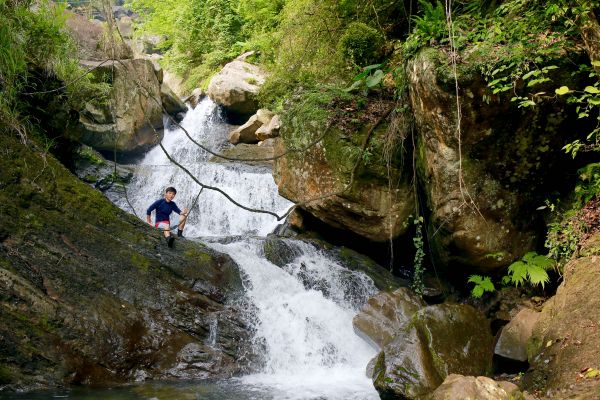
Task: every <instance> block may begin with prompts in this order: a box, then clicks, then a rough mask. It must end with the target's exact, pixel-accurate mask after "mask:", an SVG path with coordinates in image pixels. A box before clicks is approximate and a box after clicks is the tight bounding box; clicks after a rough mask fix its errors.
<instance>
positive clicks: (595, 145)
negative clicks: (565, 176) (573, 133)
mask: <svg viewBox="0 0 600 400" xmlns="http://www.w3.org/2000/svg"><path fill="white" fill-rule="evenodd" d="M591 65H592V67H595V68H598V67H600V61H592V64H591ZM579 72H580V73H584V74H587V75H588V77H590V78H596V82H595V83H594V84H593V85H588V86H586V87H585V88H583V90H573V89H570V88H569V87H568V86H561V87H559V88H558V89H556V90H555V93H556V95H558V96H565V95H568V96H569V97H568V99H567V101H568V102H569V103H571V104H576V108H575V112H576V113H577V117H578V118H580V119H581V118H589V117H591V116H593V117H595V119H596V121H598V123H600V112H599V108H598V106H600V80H599V79H598V77H599V76H598V73H596V71H595V70H594V69H593V68H591V67H590V66H587V65H584V66H581V67H580V71H579ZM563 149H564V150H565V152H567V153H568V154H571V156H572V157H573V158H575V156H576V155H577V153H579V152H580V151H598V150H600V126H599V125H596V128H595V129H593V130H592V131H591V132H590V133H588V134H587V136H586V138H585V141H581V140H580V139H577V140H575V141H573V142H571V143H568V144H566V145H565V146H564V147H563Z"/></svg>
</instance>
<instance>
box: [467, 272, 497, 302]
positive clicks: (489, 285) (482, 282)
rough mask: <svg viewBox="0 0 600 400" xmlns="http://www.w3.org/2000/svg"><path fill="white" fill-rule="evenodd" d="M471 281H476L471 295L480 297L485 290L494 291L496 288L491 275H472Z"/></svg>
mask: <svg viewBox="0 0 600 400" xmlns="http://www.w3.org/2000/svg"><path fill="white" fill-rule="evenodd" d="M468 282H469V283H474V284H475V287H473V290H471V296H472V297H474V298H476V299H479V298H481V296H483V294H484V293H485V292H493V291H495V290H496V287H495V286H494V283H493V282H492V279H491V278H490V277H489V276H485V277H482V276H480V275H471V276H470V277H469V280H468Z"/></svg>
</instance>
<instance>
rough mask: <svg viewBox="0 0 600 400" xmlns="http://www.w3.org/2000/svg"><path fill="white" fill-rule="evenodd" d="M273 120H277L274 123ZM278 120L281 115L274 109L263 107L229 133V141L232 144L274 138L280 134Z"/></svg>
mask: <svg viewBox="0 0 600 400" xmlns="http://www.w3.org/2000/svg"><path fill="white" fill-rule="evenodd" d="M273 120H275V122H274V123H272V121H273ZM278 121H279V117H277V116H276V115H275V114H274V113H273V112H272V111H269V110H267V109H264V108H261V109H260V110H258V111H257V112H256V114H254V115H253V116H251V117H250V118H249V119H248V121H246V123H244V124H243V125H242V126H239V127H237V128H236V129H234V130H233V131H231V132H230V133H229V142H230V143H232V144H238V143H258V142H259V141H263V140H267V139H272V138H274V137H276V136H278V133H279V122H278ZM259 132H260V133H259Z"/></svg>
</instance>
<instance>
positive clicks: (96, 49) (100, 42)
mask: <svg viewBox="0 0 600 400" xmlns="http://www.w3.org/2000/svg"><path fill="white" fill-rule="evenodd" d="M65 14H66V16H67V18H66V20H65V26H66V28H67V31H68V33H69V35H70V36H71V37H72V38H73V40H74V42H75V45H76V47H77V54H78V57H79V58H80V59H82V60H96V61H103V60H106V59H129V58H133V51H132V50H131V48H130V47H129V46H128V45H127V43H125V42H123V40H121V38H120V37H119V36H118V35H113V38H112V40H109V38H110V35H109V34H108V32H107V29H106V28H105V26H104V25H103V24H102V23H100V22H98V21H94V20H89V19H87V18H86V17H84V16H82V15H78V14H74V13H72V12H70V11H65Z"/></svg>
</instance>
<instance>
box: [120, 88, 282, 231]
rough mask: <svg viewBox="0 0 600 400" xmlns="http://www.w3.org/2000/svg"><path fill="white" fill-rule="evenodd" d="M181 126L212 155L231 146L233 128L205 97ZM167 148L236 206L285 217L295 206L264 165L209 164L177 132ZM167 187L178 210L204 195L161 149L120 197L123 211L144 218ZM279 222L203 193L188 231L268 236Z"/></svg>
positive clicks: (150, 154) (168, 131)
mask: <svg viewBox="0 0 600 400" xmlns="http://www.w3.org/2000/svg"><path fill="white" fill-rule="evenodd" d="M181 125H182V126H183V127H184V128H185V129H186V130H187V131H188V132H189V134H190V136H191V137H192V138H193V139H194V140H196V141H198V142H200V143H202V144H203V145H204V146H206V147H208V148H210V149H211V150H213V151H218V150H220V149H221V148H223V147H225V146H227V143H226V142H227V135H228V132H229V130H230V129H231V127H230V126H229V125H227V124H225V123H224V122H223V119H222V118H221V116H220V114H219V111H218V107H217V106H216V104H215V103H213V102H212V101H211V100H210V99H204V100H203V101H202V102H200V104H198V106H197V107H196V108H195V109H194V110H190V111H189V112H188V113H187V114H186V117H185V118H184V120H183V121H182V123H181ZM162 143H163V146H164V147H165V149H166V150H167V152H168V153H169V154H170V155H171V157H173V158H174V159H175V160H177V162H179V163H180V164H182V165H183V166H184V167H185V168H186V169H188V170H189V171H190V172H191V173H192V174H193V175H194V176H195V177H196V178H197V179H198V180H199V181H200V182H202V183H204V184H206V185H209V186H213V187H218V188H220V189H221V190H223V191H224V192H226V193H227V194H229V195H230V196H231V197H232V198H233V199H235V200H236V201H237V202H238V203H240V204H243V205H245V206H247V207H251V208H255V209H262V210H267V211H272V212H274V213H277V214H278V215H281V214H283V213H284V212H285V210H287V209H288V208H289V207H290V206H291V203H290V202H288V201H287V200H285V199H284V198H282V197H280V196H278V195H277V187H276V185H275V182H274V181H273V177H272V175H271V171H270V170H269V169H268V168H264V167H262V168H261V167H251V166H248V165H244V164H239V163H227V164H217V163H212V162H209V161H208V160H209V158H210V157H212V156H211V155H210V154H209V153H207V152H206V151H204V150H202V149H201V148H200V147H198V146H196V145H195V144H194V143H192V141H190V140H189V138H188V137H187V136H186V135H185V133H184V131H183V130H182V129H179V128H172V129H166V130H165V136H164V139H163V142H162ZM168 186H174V187H175V188H176V189H177V197H176V198H175V202H176V203H177V205H178V206H179V208H183V207H187V208H190V207H191V206H192V204H193V203H194V199H195V198H196V196H197V194H198V193H199V191H200V186H199V185H198V184H197V183H196V182H194V180H193V179H192V178H191V177H190V176H189V175H187V174H186V173H185V172H184V171H182V170H181V169H180V168H179V167H177V166H175V165H173V164H172V163H170V162H169V160H168V158H167V156H166V155H165V154H164V152H163V150H162V149H161V148H160V147H158V146H157V147H156V148H154V149H152V150H151V151H150V152H148V154H147V155H146V156H145V157H144V159H143V160H142V161H141V163H140V164H138V165H137V166H135V174H134V177H133V179H132V181H131V183H130V184H129V185H128V186H127V199H128V200H129V203H128V202H127V199H126V198H120V199H116V200H115V202H116V203H117V205H119V206H120V207H121V208H123V209H124V210H126V211H129V212H131V207H130V204H131V206H133V208H134V210H135V213H136V214H137V215H138V216H139V217H140V218H145V215H146V209H147V208H148V206H149V205H150V204H151V203H152V202H153V201H154V200H156V199H159V198H161V197H162V195H163V193H164V190H165V188H166V187H168ZM278 223H279V222H278V221H277V219H276V218H275V217H273V216H272V215H268V214H257V213H252V212H249V211H246V210H243V209H241V208H239V207H237V206H236V205H234V204H233V203H231V202H229V201H228V200H227V199H226V198H225V197H224V196H223V195H222V194H220V193H218V192H216V191H212V190H208V189H205V190H204V191H203V192H202V194H201V195H200V197H199V200H198V202H197V203H196V205H195V207H194V208H193V209H192V210H191V212H190V216H189V218H188V221H187V224H186V228H185V232H186V235H187V236H190V237H198V236H226V235H243V234H258V235H266V234H267V233H269V232H271V231H272V230H273V229H274V228H275V227H276V226H277V224H278Z"/></svg>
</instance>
